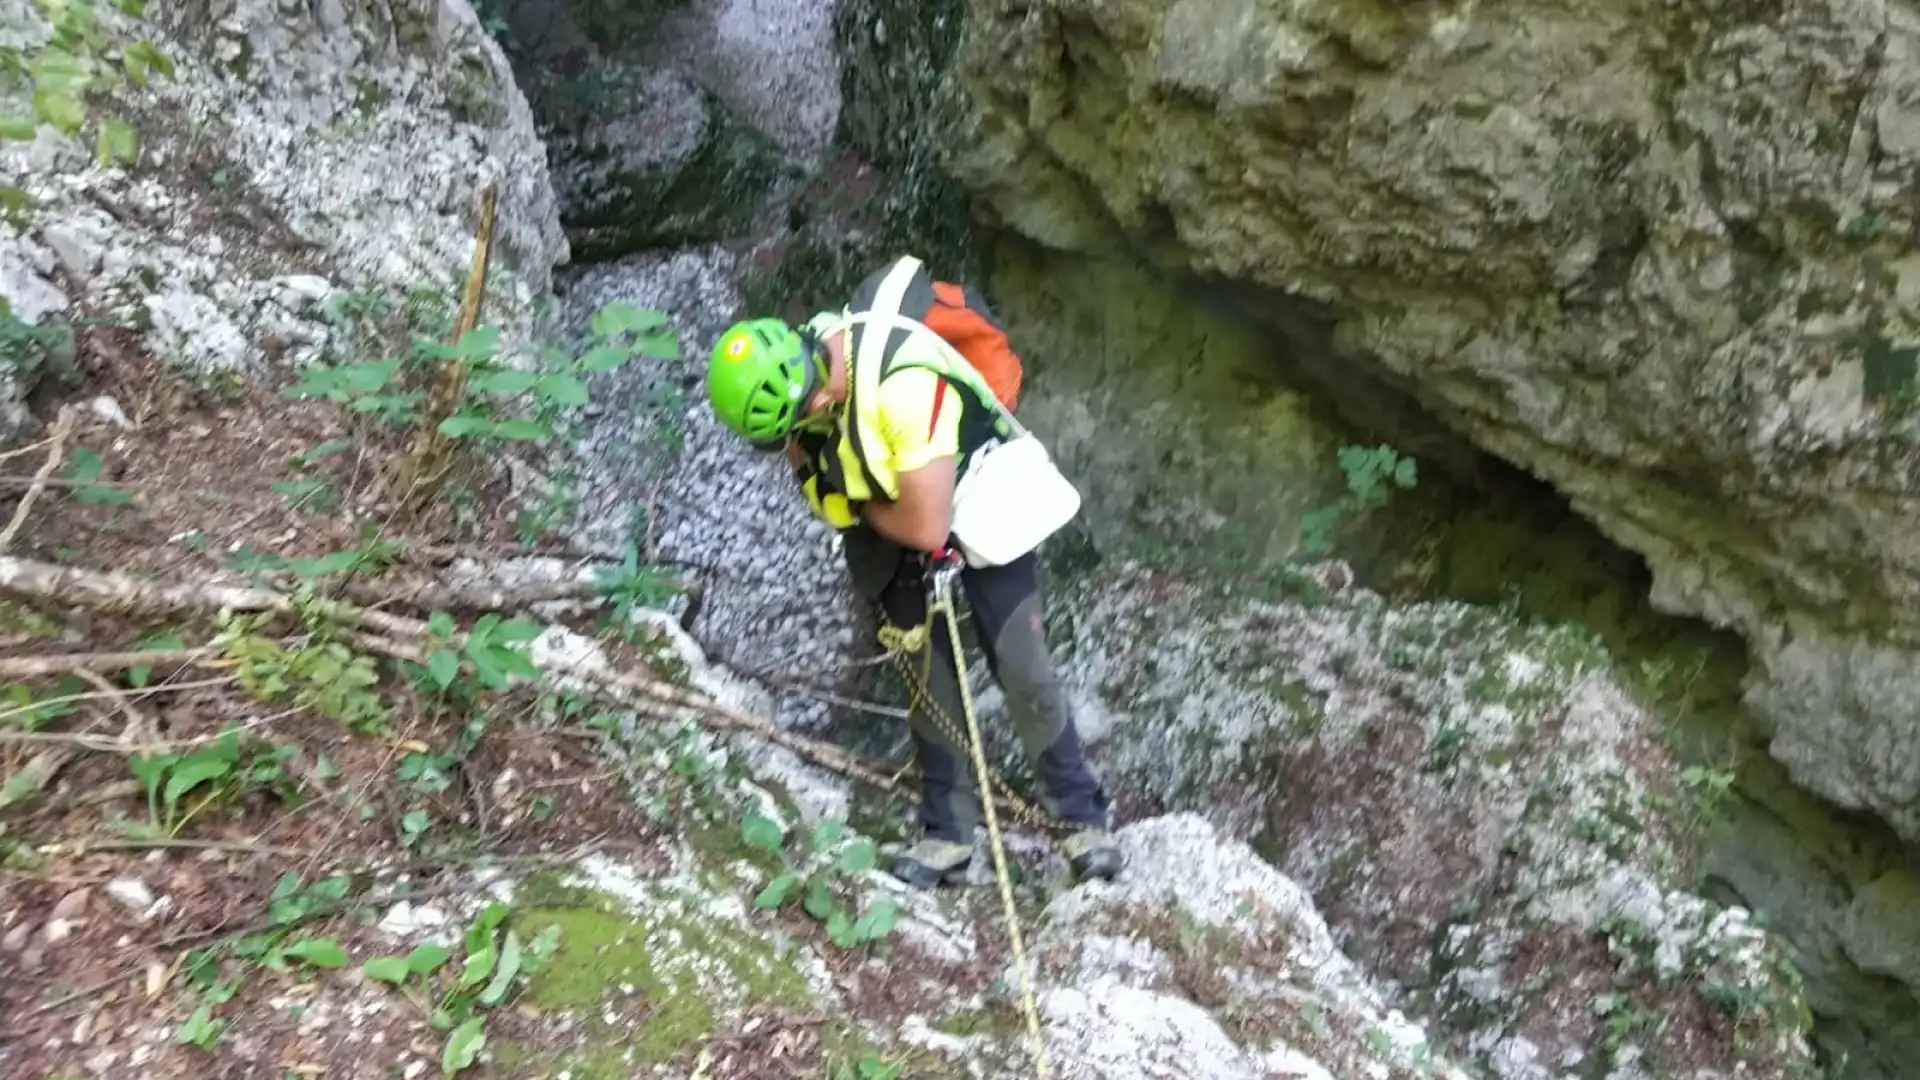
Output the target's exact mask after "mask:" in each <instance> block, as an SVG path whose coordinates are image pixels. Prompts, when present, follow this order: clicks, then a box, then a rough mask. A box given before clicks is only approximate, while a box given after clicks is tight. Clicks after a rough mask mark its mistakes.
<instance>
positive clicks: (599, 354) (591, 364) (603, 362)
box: [21, 125, 633, 372]
mask: <svg viewBox="0 0 1920 1080" xmlns="http://www.w3.org/2000/svg"><path fill="white" fill-rule="evenodd" d="M21 138H25V139H31V138H33V128H32V125H28V128H27V133H26V134H25V135H23V136H21ZM632 356H633V353H632V351H631V350H628V349H623V348H621V347H620V346H618V345H601V346H599V347H598V348H593V349H588V350H587V351H586V352H584V353H582V354H581V355H580V359H579V361H578V367H579V368H580V370H581V371H585V372H595V371H612V370H613V369H614V368H617V367H619V366H620V365H621V364H624V363H626V362H627V361H628V360H629V359H631V358H632Z"/></svg>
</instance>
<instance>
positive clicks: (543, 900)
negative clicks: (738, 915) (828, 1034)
mask: <svg viewBox="0 0 1920 1080" xmlns="http://www.w3.org/2000/svg"><path fill="white" fill-rule="evenodd" d="M527 895H528V896H530V897H531V898H532V899H533V901H534V905H533V906H532V907H530V909H529V910H527V911H525V912H524V914H522V915H520V916H518V918H517V920H516V925H517V926H518V928H519V929H520V932H521V933H522V934H525V935H534V934H538V933H540V932H542V931H543V930H545V929H547V928H548V927H550V926H557V927H559V928H560V945H559V950H558V952H557V953H556V954H555V956H554V959H553V961H552V962H551V963H549V964H548V965H547V966H546V967H544V968H543V969H542V970H541V971H540V972H539V973H538V974H537V975H536V976H535V977H534V978H533V980H532V982H531V985H530V986H529V987H528V992H527V999H526V1000H527V1001H528V1002H529V1003H530V1004H532V1005H533V1006H535V1007H536V1008H539V1009H542V1010H558V1011H566V1012H571V1013H574V1014H575V1015H577V1016H579V1017H580V1019H581V1020H582V1021H583V1035H584V1039H583V1046H582V1048H581V1050H580V1051H578V1053H577V1055H576V1056H577V1057H578V1058H579V1062H578V1063H579V1064H580V1065H581V1066H582V1067H583V1068H586V1067H590V1066H592V1065H594V1063H596V1062H600V1063H602V1064H605V1062H604V1061H603V1060H602V1059H605V1058H607V1057H608V1056H609V1054H612V1056H613V1058H614V1059H615V1062H616V1063H618V1064H621V1065H626V1064H658V1063H661V1062H666V1061H671V1060H673V1059H674V1057H675V1056H676V1055H678V1054H680V1053H681V1052H683V1051H685V1050H688V1049H690V1048H693V1047H696V1046H698V1045H700V1044H701V1043H702V1042H704V1041H705V1040H707V1039H709V1038H711V1037H712V1036H713V1035H714V1034H715V1033H716V1031H717V1030H719V1029H720V1028H721V1027H722V1026H724V1025H725V1023H726V1022H727V1017H726V1013H727V1010H729V1009H731V1008H734V1007H738V1006H746V1005H751V1006H754V1007H766V1006H775V1007H782V1006H784V1007H791V1008H799V1007H802V1006H804V1005H805V1004H806V1003H807V1001H808V997H809V995H808V990H807V984H806V981H805V979H804V978H802V976H801V975H800V973H799V972H798V971H797V970H796V969H795V968H794V966H793V964H792V961H791V959H789V958H785V957H782V956H780V955H778V954H777V951H776V949H775V947H774V946H773V945H772V944H770V943H768V942H767V941H765V940H764V939H762V938H761V937H759V936H758V935H757V934H753V933H749V932H743V931H742V930H741V929H740V928H738V927H736V926H733V925H731V924H722V923H719V922H708V921H705V920H702V919H699V918H697V917H689V916H685V915H673V914H668V913H665V912H657V913H656V912H649V913H635V912H632V911H629V910H626V909H625V908H624V907H623V906H622V905H621V904H620V902H619V901H618V900H616V899H615V898H613V897H611V896H607V895H605V894H602V893H596V892H593V891H592V890H587V889H580V888H577V887H571V886H567V885H565V884H563V883H561V882H560V881H558V880H548V881H545V882H530V883H529V887H528V892H527ZM627 987H632V993H631V995H629V994H628V991H627V989H626V988H627ZM622 999H624V1000H629V1001H632V1002H634V1003H635V1004H636V1005H637V1006H638V1008H639V1011H640V1018H639V1020H638V1022H637V1024H634V1025H633V1026H631V1027H629V1026H627V1025H626V1024H625V1022H624V1021H616V1023H614V1024H611V1025H610V1024H607V1023H606V1022H605V1020H604V1017H603V1013H602V1006H603V1004H604V1003H607V1002H609V1001H610V1000H622ZM567 1064H568V1065H569V1066H572V1065H574V1064H575V1061H573V1060H571V1059H570V1060H569V1062H568V1063H567ZM576 1075H594V1073H592V1072H591V1071H590V1069H589V1071H587V1072H585V1073H581V1072H576ZM619 1075H626V1074H625V1073H620V1074H619Z"/></svg>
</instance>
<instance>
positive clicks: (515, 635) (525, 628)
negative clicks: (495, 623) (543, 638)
mask: <svg viewBox="0 0 1920 1080" xmlns="http://www.w3.org/2000/svg"><path fill="white" fill-rule="evenodd" d="M546 630H547V628H546V627H545V626H542V625H541V624H540V623H537V622H533V621H531V620H529V619H508V620H507V621H506V622H503V623H501V624H500V627H499V629H498V630H496V631H494V633H493V635H492V637H491V639H490V640H493V641H500V642H506V643H508V644H512V643H516V642H521V641H532V640H533V639H534V638H537V637H539V636H540V635H541V634H544V633H546Z"/></svg>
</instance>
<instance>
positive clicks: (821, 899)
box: [801, 881, 840, 921]
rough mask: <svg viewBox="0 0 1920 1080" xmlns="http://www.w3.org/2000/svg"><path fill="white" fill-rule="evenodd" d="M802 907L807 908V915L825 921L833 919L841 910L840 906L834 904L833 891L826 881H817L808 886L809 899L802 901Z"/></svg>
mask: <svg viewBox="0 0 1920 1080" xmlns="http://www.w3.org/2000/svg"><path fill="white" fill-rule="evenodd" d="M801 906H802V907H804V908H806V910H807V914H809V915H811V916H813V917H814V918H816V919H820V920H823V921H824V920H826V919H830V918H832V917H833V915H834V914H835V913H836V912H838V911H839V910H840V905H839V904H836V903H834V900H833V890H832V889H830V888H828V887H827V883H826V882H824V881H815V882H812V883H810V884H809V885H808V886H807V898H806V899H805V900H803V901H801Z"/></svg>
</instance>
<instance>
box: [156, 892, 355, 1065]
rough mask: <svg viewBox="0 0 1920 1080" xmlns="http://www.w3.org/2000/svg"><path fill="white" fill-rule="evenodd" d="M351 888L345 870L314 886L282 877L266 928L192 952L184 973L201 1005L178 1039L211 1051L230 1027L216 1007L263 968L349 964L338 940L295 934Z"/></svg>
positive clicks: (321, 967)
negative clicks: (316, 913) (217, 1013)
mask: <svg viewBox="0 0 1920 1080" xmlns="http://www.w3.org/2000/svg"><path fill="white" fill-rule="evenodd" d="M351 886H352V883H351V881H350V879H348V878H347V877H346V875H344V874H335V875H332V876H330V877H326V878H322V879H320V880H319V881H316V882H313V883H311V884H308V883H307V882H306V881H305V879H304V878H302V877H301V876H300V875H299V874H295V873H287V874H285V875H282V876H281V878H280V880H279V881H278V882H277V883H275V885H274V887H273V892H272V894H271V895H270V896H269V897H268V900H267V919H268V922H269V923H270V926H269V928H268V929H267V930H264V931H262V932H260V933H257V934H249V935H247V936H246V937H243V938H240V939H239V940H237V941H233V942H230V943H222V944H219V945H213V946H208V947H206V948H202V949H195V950H193V951H192V952H189V953H188V954H187V955H186V957H185V959H184V961H183V962H182V965H181V974H182V975H183V976H184V977H185V980H186V983H187V987H188V988H189V989H190V990H192V991H194V992H195V993H196V994H197V995H198V996H199V998H200V1004H199V1006H198V1007H196V1008H195V1009H194V1011H193V1015H191V1016H189V1017H188V1018H187V1020H186V1021H185V1022H183V1023H182V1024H181V1025H180V1028H179V1029H178V1031H177V1032H176V1033H175V1038H176V1040H177V1041H179V1042H180V1043H181V1044H182V1045H193V1046H199V1047H200V1048H201V1049H210V1048H211V1047H212V1046H213V1044H214V1043H215V1042H217V1041H218V1039H219V1037H220V1035H221V1034H222V1033H224V1032H225V1031H226V1030H227V1028H228V1026H229V1023H228V1021H225V1020H220V1019H217V1018H215V1016H214V1011H215V1010H216V1009H218V1008H219V1007H220V1006H222V1005H224V1004H226V1003H227V1002H229V1001H231V1000H233V998H234V996H235V995H237V994H238V993H239V992H240V989H241V987H242V986H243V985H244V984H245V983H246V981H247V979H248V978H249V977H250V976H251V975H252V974H253V973H254V972H256V971H258V970H260V969H262V968H264V969H267V970H269V971H273V972H277V973H282V974H285V973H290V972H293V971H295V970H296V965H297V966H298V967H303V968H311V969H317V970H323V971H325V970H333V969H337V968H342V967H345V966H346V965H347V964H349V963H350V962H351V958H350V957H349V956H348V955H347V951H346V949H344V948H342V947H341V945H340V943H339V941H337V940H335V939H333V938H330V937H294V936H293V934H294V930H295V929H296V928H297V927H298V926H299V925H300V924H302V923H303V922H305V921H306V920H308V919H309V918H310V917H312V915H313V914H314V912H316V911H318V910H320V909H322V908H325V907H327V906H328V905H333V904H338V903H340V902H341V901H342V900H344V899H345V898H346V896H347V894H348V892H349V891H350V890H351Z"/></svg>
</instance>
